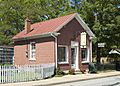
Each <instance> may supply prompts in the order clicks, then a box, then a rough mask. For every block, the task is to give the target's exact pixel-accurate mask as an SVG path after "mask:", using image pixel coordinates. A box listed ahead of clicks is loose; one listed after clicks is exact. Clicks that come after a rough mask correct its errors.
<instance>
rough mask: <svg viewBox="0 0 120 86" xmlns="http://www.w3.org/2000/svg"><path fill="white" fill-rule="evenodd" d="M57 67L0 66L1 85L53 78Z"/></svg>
mask: <svg viewBox="0 0 120 86" xmlns="http://www.w3.org/2000/svg"><path fill="white" fill-rule="evenodd" d="M54 68H55V65H54V64H53V63H50V64H39V65H15V66H0V84H3V83H14V82H24V81H35V80H39V79H44V78H47V77H51V76H52V75H53V74H54Z"/></svg>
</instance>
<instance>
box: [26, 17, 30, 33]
mask: <svg viewBox="0 0 120 86" xmlns="http://www.w3.org/2000/svg"><path fill="white" fill-rule="evenodd" d="M30 28H31V20H30V19H28V17H27V18H26V19H25V33H26V34H27V33H29V32H30Z"/></svg>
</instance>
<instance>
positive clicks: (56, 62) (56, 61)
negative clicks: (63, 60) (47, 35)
mask: <svg viewBox="0 0 120 86" xmlns="http://www.w3.org/2000/svg"><path fill="white" fill-rule="evenodd" d="M51 36H52V37H54V38H55V67H56V68H57V67H58V66H57V64H58V58H57V37H56V36H55V35H54V34H53V33H51Z"/></svg>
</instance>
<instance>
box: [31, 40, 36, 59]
mask: <svg viewBox="0 0 120 86" xmlns="http://www.w3.org/2000/svg"><path fill="white" fill-rule="evenodd" d="M35 51H36V45H35V42H31V43H30V59H29V60H36V59H35Z"/></svg>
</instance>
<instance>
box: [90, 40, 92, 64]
mask: <svg viewBox="0 0 120 86" xmlns="http://www.w3.org/2000/svg"><path fill="white" fill-rule="evenodd" d="M90 62H92V40H90Z"/></svg>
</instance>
